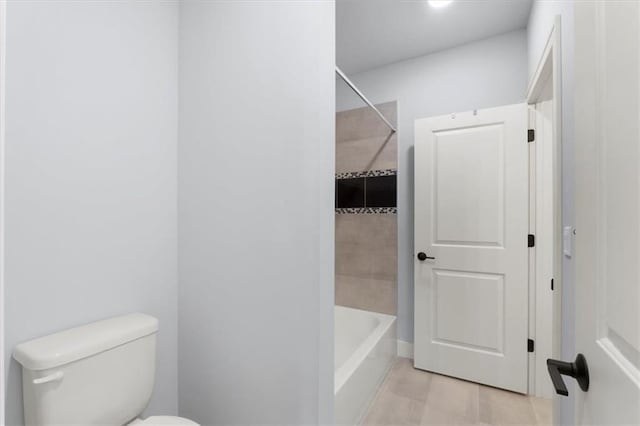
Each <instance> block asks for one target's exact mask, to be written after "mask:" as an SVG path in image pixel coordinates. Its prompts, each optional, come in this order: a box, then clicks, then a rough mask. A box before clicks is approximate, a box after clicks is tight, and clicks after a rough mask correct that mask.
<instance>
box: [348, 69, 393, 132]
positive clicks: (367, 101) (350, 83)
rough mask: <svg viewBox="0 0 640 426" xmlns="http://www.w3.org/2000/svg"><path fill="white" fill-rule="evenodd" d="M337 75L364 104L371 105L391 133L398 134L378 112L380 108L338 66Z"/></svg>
mask: <svg viewBox="0 0 640 426" xmlns="http://www.w3.org/2000/svg"><path fill="white" fill-rule="evenodd" d="M336 74H338V75H339V76H340V78H341V79H342V80H343V81H344V82H345V83H347V86H349V87H350V88H351V90H353V91H354V92H356V95H358V96H360V99H362V100H363V101H364V103H366V104H367V105H369V106H370V107H371V108H372V109H373V110H374V111H375V112H376V114H378V116H379V117H380V118H381V119H382V121H384V124H386V125H387V126H389V128H390V129H391V131H392V132H393V133H395V132H397V130H396V128H395V127H393V126H392V125H391V123H389V121H388V120H387V119H386V118H385V117H384V115H382V113H381V112H380V111H379V110H378V108H376V107H375V105H374V104H372V103H371V101H369V99H367V97H366V96H365V95H364V94H362V92H361V91H360V90H359V89H358V88H357V87H356V85H355V84H353V82H352V81H351V80H349V77H347V76H346V75H345V73H343V72H342V70H341V69H340V68H338V66H337V65H336Z"/></svg>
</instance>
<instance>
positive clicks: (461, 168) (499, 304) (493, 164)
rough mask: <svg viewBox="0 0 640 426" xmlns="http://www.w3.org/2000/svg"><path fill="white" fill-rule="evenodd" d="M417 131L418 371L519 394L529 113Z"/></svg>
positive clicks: (469, 118) (500, 111)
mask: <svg viewBox="0 0 640 426" xmlns="http://www.w3.org/2000/svg"><path fill="white" fill-rule="evenodd" d="M415 126H416V128H415V132H416V133H415V138H416V139H415V254H416V258H415V332H414V363H415V367H416V368H421V369H424V370H429V371H433V372H437V373H441V374H446V375H449V376H454V377H459V378H462V379H466V380H471V381H474V382H479V383H484V384H488V385H491V386H496V387H500V388H504V389H509V390H513V391H516V392H522V393H525V392H526V391H527V374H528V373H527V318H528V317H527V315H528V304H527V301H528V296H527V292H528V282H527V279H528V278H527V277H528V269H527V268H528V252H527V250H528V249H527V231H528V167H529V164H528V146H527V107H526V105H525V104H519V105H509V106H503V107H498V108H491V109H484V110H478V111H474V112H468V113H461V114H455V115H446V116H441V117H432V118H425V119H421V120H417V121H416V124H415ZM425 256H426V257H429V258H425ZM431 257H433V258H434V259H430V258H431ZM421 259H424V260H421Z"/></svg>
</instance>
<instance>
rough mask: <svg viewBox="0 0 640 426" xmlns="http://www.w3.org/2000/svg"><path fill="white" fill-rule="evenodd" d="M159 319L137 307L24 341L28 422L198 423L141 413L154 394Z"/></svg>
mask: <svg viewBox="0 0 640 426" xmlns="http://www.w3.org/2000/svg"><path fill="white" fill-rule="evenodd" d="M157 333H158V320H157V319H156V318H154V317H152V316H149V315H145V314H140V313H135V314H129V315H123V316H119V317H115V318H110V319H107V320H103V321H98V322H94V323H91V324H87V325H84V326H81V327H76V328H72V329H69V330H65V331H62V332H59V333H55V334H51V335H49V336H45V337H41V338H39V339H35V340H31V341H29V342H25V343H21V344H19V345H18V346H16V348H15V349H14V351H13V357H14V358H15V359H16V361H18V362H19V363H20V364H21V365H22V394H23V400H24V417H25V424H27V425H63V424H65V425H92V424H101V425H132V426H133V425H140V426H143V425H144V426H154V425H197V423H195V422H193V421H191V420H188V419H185V418H181V417H173V416H152V417H148V418H146V419H142V418H140V415H141V413H142V412H143V411H144V409H145V407H146V406H147V404H148V403H149V400H150V399H151V393H152V391H153V385H154V376H155V358H156V356H155V354H156V334H157Z"/></svg>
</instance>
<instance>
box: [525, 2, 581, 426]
mask: <svg viewBox="0 0 640 426" xmlns="http://www.w3.org/2000/svg"><path fill="white" fill-rule="evenodd" d="M556 15H560V19H561V24H560V26H561V30H562V31H561V45H562V223H563V226H573V225H574V224H575V209H574V188H575V183H574V175H575V166H574V137H573V135H574V119H573V108H574V104H573V93H574V90H573V80H574V67H573V52H574V21H573V1H565V0H556V1H539V0H536V1H535V2H534V3H533V6H532V8H531V15H530V16H529V25H528V27H527V45H528V55H529V60H528V62H529V65H528V70H529V78H531V76H532V75H533V73H534V72H535V70H536V67H537V65H538V62H539V61H540V56H541V55H542V52H543V50H544V47H545V44H546V42H547V39H548V38H549V32H550V31H551V27H552V26H553V22H554V19H555V17H556ZM574 317H575V265H574V262H573V259H571V258H567V257H566V256H563V262H562V357H563V358H564V359H566V360H571V359H574V358H575V349H574V347H575V337H574V331H575V319H574ZM566 383H567V386H568V387H569V397H568V398H559V401H560V403H561V405H560V421H561V424H566V425H571V424H574V421H573V419H574V415H573V406H574V400H573V398H574V396H575V391H574V388H575V385H574V381H573V380H569V381H566Z"/></svg>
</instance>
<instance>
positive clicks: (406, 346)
mask: <svg viewBox="0 0 640 426" xmlns="http://www.w3.org/2000/svg"><path fill="white" fill-rule="evenodd" d="M398 356H399V357H402V358H409V359H413V343H409V342H405V341H404V340H398Z"/></svg>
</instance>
